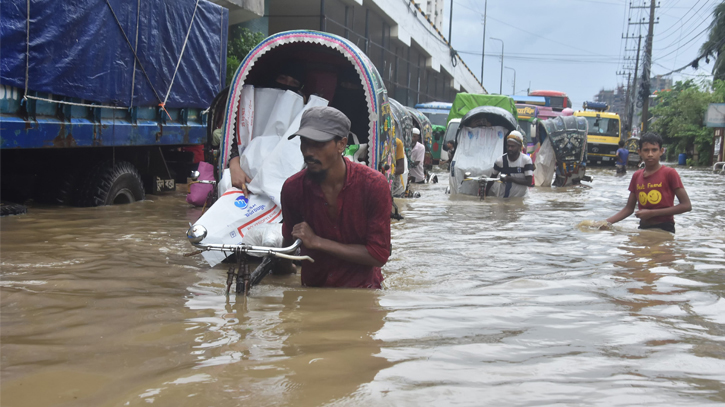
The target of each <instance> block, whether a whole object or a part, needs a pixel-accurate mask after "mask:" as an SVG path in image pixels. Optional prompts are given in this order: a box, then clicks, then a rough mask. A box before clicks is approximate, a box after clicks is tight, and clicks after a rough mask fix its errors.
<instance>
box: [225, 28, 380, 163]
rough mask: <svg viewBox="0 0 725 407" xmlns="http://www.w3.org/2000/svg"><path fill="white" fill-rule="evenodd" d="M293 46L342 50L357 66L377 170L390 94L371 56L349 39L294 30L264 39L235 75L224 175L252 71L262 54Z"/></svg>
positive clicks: (229, 103)
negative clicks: (380, 124)
mask: <svg viewBox="0 0 725 407" xmlns="http://www.w3.org/2000/svg"><path fill="white" fill-rule="evenodd" d="M293 43H307V44H319V45H321V46H325V47H328V48H331V49H333V50H336V51H338V52H339V53H340V54H341V55H342V56H344V57H345V58H346V59H347V60H348V61H349V62H350V63H351V64H352V66H354V67H355V71H356V72H357V74H358V76H359V78H360V80H361V82H362V85H363V89H364V91H365V99H366V102H367V107H368V115H369V127H370V134H369V141H368V144H369V157H370V167H371V168H374V169H377V168H378V167H379V164H380V162H381V160H382V154H383V151H382V150H383V148H382V147H383V142H384V140H380V139H379V138H380V135H379V134H378V133H379V129H378V121H379V120H380V115H381V113H380V108H381V106H382V105H385V104H387V91H386V89H385V85H384V84H383V81H382V78H381V77H380V74H379V73H378V71H377V69H376V68H375V66H374V65H373V63H372V62H371V61H370V60H369V59H368V57H367V56H366V55H365V54H364V53H363V52H362V51H361V50H360V49H359V48H358V47H357V46H355V44H353V43H352V42H350V41H348V40H347V39H345V38H342V37H339V36H337V35H334V34H330V33H325V32H319V31H310V30H294V31H285V32H281V33H278V34H274V35H272V36H270V37H268V38H266V39H264V40H263V41H262V42H260V43H259V44H258V45H257V46H256V47H254V48H253V49H252V50H251V51H250V52H249V54H247V56H246V57H245V58H244V60H243V61H242V63H241V64H240V65H239V68H238V69H237V71H236V73H235V74H234V78H233V79H232V82H231V85H230V88H229V89H230V90H229V97H228V98H227V103H226V108H225V114H224V117H225V118H224V126H223V137H222V142H221V144H220V157H219V171H220V173H221V172H222V171H223V170H224V169H225V168H226V167H227V166H228V165H229V157H230V151H231V150H230V148H231V141H232V137H234V128H235V126H234V123H235V122H236V119H237V109H238V107H239V97H240V94H241V91H242V87H243V85H244V83H245V80H246V78H247V76H248V74H249V72H250V71H251V69H252V67H253V66H254V64H255V63H256V62H257V61H258V60H259V58H260V57H261V56H262V55H264V54H266V53H267V52H269V51H271V50H273V49H275V48H277V47H279V46H282V45H287V44H293Z"/></svg>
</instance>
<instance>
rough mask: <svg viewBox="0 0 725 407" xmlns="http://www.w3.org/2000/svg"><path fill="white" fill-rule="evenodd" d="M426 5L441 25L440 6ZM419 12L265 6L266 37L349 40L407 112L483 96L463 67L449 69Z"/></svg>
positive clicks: (346, 1)
mask: <svg viewBox="0 0 725 407" xmlns="http://www.w3.org/2000/svg"><path fill="white" fill-rule="evenodd" d="M432 3H433V5H434V6H436V7H439V8H440V9H441V11H440V13H439V15H440V16H441V21H442V4H443V3H442V0H433V1H432ZM419 6H420V7H421V8H420V9H418V8H417V7H416V3H414V2H409V1H408V0H322V1H321V0H271V3H270V9H269V13H268V15H269V34H274V33H277V32H281V31H287V30H293V29H308V30H322V31H327V32H330V33H333V34H336V35H339V36H341V37H345V38H347V39H349V40H350V41H352V42H353V43H354V44H356V45H357V46H358V48H360V49H361V50H362V51H363V52H365V53H366V54H367V55H368V57H369V58H370V60H371V61H372V62H373V64H374V65H375V67H376V68H377V69H378V71H379V72H380V74H381V76H382V77H383V80H384V82H385V86H386V87H387V89H388V94H389V95H390V97H392V98H395V99H396V100H398V101H399V102H401V103H402V104H404V105H407V106H414V105H415V104H416V103H422V102H428V101H448V102H450V101H453V99H454V98H455V95H456V93H457V92H459V91H460V92H470V93H486V91H485V89H484V88H483V86H482V85H481V84H480V83H479V82H478V80H477V78H476V77H475V76H474V75H473V73H472V72H471V71H470V69H468V67H466V66H465V64H464V63H463V61H461V60H460V59H457V60H456V63H455V65H454V63H453V62H452V60H451V58H450V52H449V48H448V45H447V43H446V42H445V40H444V39H443V38H442V36H441V35H440V33H439V32H438V31H436V29H435V27H434V26H433V24H431V22H429V21H428V20H427V19H426V18H425V17H426V16H425V14H424V13H425V8H424V7H425V4H424V5H422V6H421V5H419ZM323 7H324V13H323ZM429 18H430V17H429ZM431 21H433V20H431Z"/></svg>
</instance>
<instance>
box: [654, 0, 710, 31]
mask: <svg viewBox="0 0 725 407" xmlns="http://www.w3.org/2000/svg"><path fill="white" fill-rule="evenodd" d="M701 1H702V0H697V3H695V4H694V5H693V6H692V7H690V10H687V11H685V14H683V15H682V17H680V19H679V20H677V21H675V22H674V23H672V25H671V26H669V27H667V29H666V30H664V31H662V32H661V33H659V35H662V34H664V33H666V32H667V31H670V30H671V29H672V28H674V27H675V26H676V25H677V23H679V22H680V21H682V19H683V18H685V16H686V15H687V14H688V13H689V12H690V11H691V10H694V9H695V7H697V5H698V4H700V2H701ZM705 4H707V2H705ZM701 8H702V7H701ZM698 11H699V10H698ZM693 15H694V14H693ZM688 21H689V20H688Z"/></svg>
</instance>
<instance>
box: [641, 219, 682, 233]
mask: <svg viewBox="0 0 725 407" xmlns="http://www.w3.org/2000/svg"><path fill="white" fill-rule="evenodd" d="M639 228H640V229H662V230H664V231H667V232H670V233H675V222H664V223H655V224H653V225H643V224H642V222H641V221H640V222H639Z"/></svg>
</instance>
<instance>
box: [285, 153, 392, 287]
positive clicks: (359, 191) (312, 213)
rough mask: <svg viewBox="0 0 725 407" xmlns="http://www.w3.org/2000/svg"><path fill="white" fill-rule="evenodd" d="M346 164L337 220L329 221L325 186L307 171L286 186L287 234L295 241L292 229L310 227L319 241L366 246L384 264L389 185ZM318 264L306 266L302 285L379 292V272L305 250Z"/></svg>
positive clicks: (387, 252) (362, 168) (306, 263)
mask: <svg viewBox="0 0 725 407" xmlns="http://www.w3.org/2000/svg"><path fill="white" fill-rule="evenodd" d="M344 160H345V166H346V172H345V184H344V185H343V187H342V190H341V191H340V194H339V195H338V196H337V221H336V222H335V221H333V220H331V219H330V217H329V216H328V214H327V212H328V210H327V200H326V199H325V196H324V194H323V193H322V189H321V188H320V185H319V184H317V183H315V182H313V181H312V180H310V179H309V178H307V177H306V176H305V174H306V173H307V170H302V171H300V172H298V173H297V174H295V175H293V176H291V177H290V178H288V179H287V181H285V183H284V186H283V187H282V197H281V201H282V216H283V217H284V223H283V224H282V235H283V236H284V238H285V239H286V240H293V237H292V228H293V227H294V226H295V225H296V224H298V223H301V222H307V224H308V225H310V227H311V228H312V230H313V231H314V232H315V234H316V235H317V236H320V237H322V238H324V239H329V240H334V241H336V242H340V243H343V244H361V245H365V247H366V248H367V250H368V253H370V255H371V256H372V257H374V258H375V259H376V260H378V261H380V262H382V263H385V262H386V261H388V257H390V210H391V208H392V198H391V195H390V185H389V184H388V180H387V179H386V178H385V176H383V175H382V174H380V173H379V172H377V171H374V170H372V169H370V168H368V167H366V166H364V165H361V164H355V163H352V162H350V161H349V160H348V159H344ZM302 254H306V255H309V256H310V257H312V258H313V259H315V262H314V263H311V262H309V261H303V262H302V284H303V285H306V286H311V287H359V288H380V283H382V281H383V275H382V273H381V271H380V267H373V266H364V265H362V264H356V263H351V262H349V261H345V260H343V259H339V258H337V257H334V256H332V255H330V254H327V253H324V252H321V251H316V250H309V249H305V248H304V247H303V248H302Z"/></svg>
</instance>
